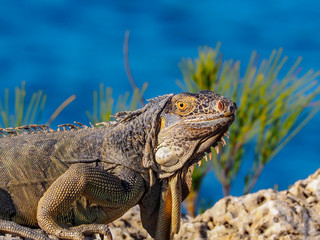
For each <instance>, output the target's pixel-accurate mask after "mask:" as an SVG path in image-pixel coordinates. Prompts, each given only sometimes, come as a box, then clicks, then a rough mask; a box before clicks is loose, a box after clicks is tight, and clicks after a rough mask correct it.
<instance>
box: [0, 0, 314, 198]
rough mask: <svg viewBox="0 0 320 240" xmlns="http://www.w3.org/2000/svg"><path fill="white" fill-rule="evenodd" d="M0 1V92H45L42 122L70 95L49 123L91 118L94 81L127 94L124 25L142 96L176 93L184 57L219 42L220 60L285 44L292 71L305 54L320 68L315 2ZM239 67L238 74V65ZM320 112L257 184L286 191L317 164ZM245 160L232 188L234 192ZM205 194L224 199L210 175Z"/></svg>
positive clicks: (306, 66)
mask: <svg viewBox="0 0 320 240" xmlns="http://www.w3.org/2000/svg"><path fill="white" fill-rule="evenodd" d="M44 2H45V1H40V0H33V1H28V4H27V3H26V2H23V1H20V3H19V4H18V3H17V2H16V1H0V79H1V81H0V93H1V95H3V94H2V93H3V90H2V89H4V88H9V89H11V90H13V87H14V86H17V85H20V83H21V81H22V80H25V81H26V83H27V92H32V91H37V90H38V89H42V90H43V91H44V92H45V93H46V94H47V95H48V101H47V105H46V110H45V114H44V117H43V122H45V121H46V120H47V119H48V118H49V116H50V115H51V114H52V112H53V111H54V109H56V108H57V106H59V105H60V104H61V103H62V102H63V101H64V100H65V99H66V98H68V97H69V96H70V95H72V94H76V95H77V99H76V101H74V102H73V103H72V104H71V105H69V106H68V107H67V108H66V109H65V111H63V112H62V113H61V115H59V117H58V118H57V119H56V120H55V122H54V125H55V124H60V123H67V122H73V121H75V120H77V121H80V122H84V123H88V119H87V117H86V115H85V113H84V112H85V110H91V109H92V92H93V90H96V89H98V85H99V83H101V82H102V83H104V84H105V85H108V86H111V87H112V88H113V89H114V94H115V96H117V95H118V94H121V93H124V92H125V91H130V90H131V88H130V85H129V82H128V80H127V77H126V74H125V71H124V67H123V56H122V45H123V38H124V33H125V31H126V30H130V32H131V35H130V49H129V58H130V64H131V69H132V72H133V75H134V78H135V80H136V82H137V84H138V85H139V86H141V85H142V84H143V83H144V82H149V87H148V90H147V92H146V98H150V97H154V96H157V95H161V94H165V93H169V92H173V93H178V92H180V89H179V87H178V86H177V85H176V84H175V81H176V79H181V78H182V75H181V72H180V70H179V68H178V63H179V62H180V60H181V58H182V57H196V56H197V51H198V47H199V46H203V45H208V46H215V45H216V43H217V42H218V41H221V42H222V48H221V51H222V52H223V54H224V58H225V59H229V58H233V59H236V60H241V62H242V64H241V66H242V67H243V68H244V67H245V66H246V64H247V62H248V60H249V57H250V55H251V52H252V51H253V50H257V51H258V52H259V53H260V55H261V56H262V57H268V56H269V54H270V53H271V51H272V50H273V49H278V48H279V47H283V48H284V50H285V51H284V53H285V54H286V55H287V56H289V61H288V65H287V66H285V69H288V67H289V66H290V64H292V63H293V62H294V61H295V60H296V59H297V57H298V56H303V57H304V60H303V62H302V64H301V66H302V67H303V71H304V72H306V71H307V70H309V69H311V68H312V69H316V70H318V69H320V66H319V63H320V31H319V29H320V2H319V1H312V0H305V1H299V0H285V1H279V0H270V1H254V0H252V1H235V0H230V1H212V0H211V1H209V0H203V1H168V0H167V1H150V2H148V1H123V0H122V1H119V0H117V1H97V0H92V1H81V0H77V1H75V0H73V1H72V0H69V1H67V0H56V1H46V3H44ZM242 74H243V71H242ZM319 125H320V119H319V115H317V116H316V118H315V119H314V120H313V121H312V122H310V124H308V125H307V126H306V127H305V128H304V130H303V131H302V132H301V133H299V134H298V135H297V136H296V137H295V138H294V139H293V140H292V141H291V142H290V143H289V144H288V145H287V146H286V148H285V149H283V150H282V151H281V152H280V153H279V154H278V155H277V156H276V157H275V158H274V159H273V160H272V162H271V163H270V164H268V165H267V166H266V168H265V169H264V171H263V173H262V175H261V177H260V180H259V182H258V184H257V186H256V188H255V189H254V190H255V191H256V190H258V189H261V188H273V187H274V185H275V184H277V185H278V187H279V189H286V188H287V187H288V186H289V185H291V184H293V183H294V182H295V181H296V180H298V179H302V178H305V177H307V176H308V175H309V174H311V173H313V172H314V171H315V170H316V169H317V168H318V167H319V165H320V164H319V163H320V161H319V157H318V156H319V151H320V150H319V149H320V148H319V143H318V139H317V138H318V136H319V135H320V129H319ZM249 167H250V159H248V160H247V161H246V162H245V164H244V166H243V167H242V169H241V171H240V174H239V176H238V179H237V181H236V182H235V184H234V187H233V188H232V192H231V193H232V194H233V195H240V194H241V193H242V187H243V177H244V174H245V173H246V171H247V168H249ZM201 194H202V196H203V197H205V198H206V199H209V200H210V201H211V202H214V201H217V200H218V199H219V198H221V197H222V193H221V187H220V185H219V184H218V182H217V181H216V180H215V177H214V175H213V173H212V172H211V173H210V174H209V175H208V176H207V177H206V179H205V181H204V185H203V188H202V190H201Z"/></svg>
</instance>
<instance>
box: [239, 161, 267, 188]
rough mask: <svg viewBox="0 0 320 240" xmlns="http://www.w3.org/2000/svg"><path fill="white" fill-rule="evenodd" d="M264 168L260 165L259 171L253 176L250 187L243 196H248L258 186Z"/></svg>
mask: <svg viewBox="0 0 320 240" xmlns="http://www.w3.org/2000/svg"><path fill="white" fill-rule="evenodd" d="M263 168H264V164H262V163H260V165H259V167H258V169H256V170H255V172H254V175H253V177H252V179H251V181H250V183H249V185H248V187H247V188H245V189H244V191H243V194H248V193H250V192H251V191H252V189H253V188H254V186H255V185H256V183H257V181H258V179H259V177H260V175H261V172H262V170H263Z"/></svg>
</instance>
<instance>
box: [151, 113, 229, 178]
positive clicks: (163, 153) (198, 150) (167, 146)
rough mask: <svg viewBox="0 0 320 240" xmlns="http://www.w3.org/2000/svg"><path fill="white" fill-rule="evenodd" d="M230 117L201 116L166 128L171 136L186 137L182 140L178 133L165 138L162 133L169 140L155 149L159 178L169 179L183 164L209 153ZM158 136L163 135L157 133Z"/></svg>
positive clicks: (221, 135)
mask: <svg viewBox="0 0 320 240" xmlns="http://www.w3.org/2000/svg"><path fill="white" fill-rule="evenodd" d="M234 118H235V117H234V115H230V116H223V117H220V118H213V117H212V116H204V117H202V118H198V119H193V120H190V119H188V120H186V121H184V122H183V123H181V124H175V126H171V127H170V128H171V129H170V132H171V133H172V132H173V133H175V132H179V131H184V136H186V135H188V138H184V139H179V135H178V134H168V135H167V134H166V133H165V131H164V132H163V133H162V134H163V135H166V137H168V139H169V140H168V141H163V142H162V143H160V144H159V145H158V147H157V149H156V162H157V163H158V165H159V169H158V174H159V178H166V177H170V176H172V175H173V174H174V173H175V172H176V171H177V170H178V169H181V168H182V167H183V166H184V165H186V164H188V165H192V164H194V163H196V162H198V161H199V160H201V158H202V157H203V156H204V153H205V152H208V151H210V147H212V146H213V147H214V146H216V145H217V144H218V143H219V142H220V141H221V139H222V137H223V135H224V134H225V133H226V132H227V130H228V128H229V126H230V125H231V124H232V122H233V121H234ZM186 132H187V133H188V134H187V133H186ZM160 133H161V132H160ZM159 137H160V138H161V137H163V136H162V135H161V134H159Z"/></svg>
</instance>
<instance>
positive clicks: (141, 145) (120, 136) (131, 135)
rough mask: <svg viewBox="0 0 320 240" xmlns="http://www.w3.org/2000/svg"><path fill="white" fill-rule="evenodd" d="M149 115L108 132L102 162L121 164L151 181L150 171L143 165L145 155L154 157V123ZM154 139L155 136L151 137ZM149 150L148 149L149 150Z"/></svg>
mask: <svg viewBox="0 0 320 240" xmlns="http://www.w3.org/2000/svg"><path fill="white" fill-rule="evenodd" d="M152 120H153V119H152V118H150V117H149V116H148V114H147V113H144V114H141V115H139V116H136V117H135V118H133V119H130V120H129V121H126V122H124V123H122V122H119V123H118V124H117V125H116V126H114V127H112V128H110V129H109V130H108V131H106V133H105V135H104V137H103V145H102V152H101V155H102V161H103V162H108V163H110V162H111V163H115V164H121V165H123V166H126V167H128V168H130V169H133V170H135V171H137V172H139V173H141V174H142V175H145V176H146V178H147V179H148V181H149V169H148V168H145V167H144V165H143V159H144V157H145V154H146V153H147V154H148V155H154V152H153V149H154V144H155V141H153V142H151V143H150V142H149V143H148V141H149V139H150V137H151V136H150V135H154V134H155V133H153V132H154V131H153V130H154V129H153V127H154V123H153V122H152ZM151 138H152V139H154V138H155V136H152V137H151ZM147 148H148V149H147ZM147 179H146V180H147Z"/></svg>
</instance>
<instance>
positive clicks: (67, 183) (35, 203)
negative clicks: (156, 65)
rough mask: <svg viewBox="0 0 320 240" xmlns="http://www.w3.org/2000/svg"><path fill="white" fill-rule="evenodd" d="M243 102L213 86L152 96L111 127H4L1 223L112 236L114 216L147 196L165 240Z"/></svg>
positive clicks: (147, 208) (22, 231)
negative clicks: (196, 170)
mask: <svg viewBox="0 0 320 240" xmlns="http://www.w3.org/2000/svg"><path fill="white" fill-rule="evenodd" d="M235 110H236V105H235V104H234V103H233V102H232V101H231V100H229V99H227V98H225V97H222V96H220V95H218V94H215V93H213V92H211V91H201V92H199V93H197V94H190V93H182V94H177V95H173V94H171V95H165V96H161V97H158V98H155V99H152V100H151V101H150V103H149V104H147V105H146V106H145V107H144V108H142V109H139V110H136V111H133V112H121V113H118V114H117V115H116V117H117V118H118V121H117V122H110V123H104V124H103V126H101V127H90V128H89V127H86V126H83V125H79V124H75V125H62V126H61V128H62V131H59V130H58V131H53V130H51V129H49V128H48V127H45V126H41V125H39V126H38V125H31V126H25V127H21V128H15V129H2V130H0V133H1V135H2V137H3V138H1V139H0V173H1V179H0V232H2V233H5V232H8V233H13V234H17V235H20V236H24V237H29V238H34V239H48V237H47V236H46V235H45V234H42V233H39V232H36V231H35V230H32V229H30V228H27V227H23V226H21V225H24V226H28V227H40V228H42V229H43V230H44V231H45V232H47V233H48V234H51V235H55V236H57V237H59V238H63V239H84V237H85V235H90V234H93V233H100V234H103V235H108V236H109V238H111V237H110V232H109V229H108V227H107V225H106V224H107V223H109V222H112V221H113V220H115V219H116V218H118V217H120V216H121V215H123V214H124V213H125V212H126V211H127V210H128V209H130V208H131V207H133V206H134V205H136V204H139V205H140V209H141V219H142V223H143V226H144V227H145V228H146V230H147V231H148V232H149V234H150V235H151V236H152V237H154V238H155V239H159V240H161V239H170V238H172V237H173V235H174V234H175V233H177V232H178V231H179V226H180V225H179V224H180V211H181V202H182V201H183V200H184V199H185V198H186V196H187V195H188V194H189V190H190V188H191V174H192V169H193V168H192V166H193V165H194V164H195V163H197V162H198V161H199V160H200V159H201V158H202V157H203V155H204V152H206V151H209V149H210V147H211V146H215V145H217V143H218V141H220V140H221V138H222V136H223V135H224V134H225V132H226V131H227V129H228V127H229V126H230V125H231V124H232V122H233V120H234V112H235Z"/></svg>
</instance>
